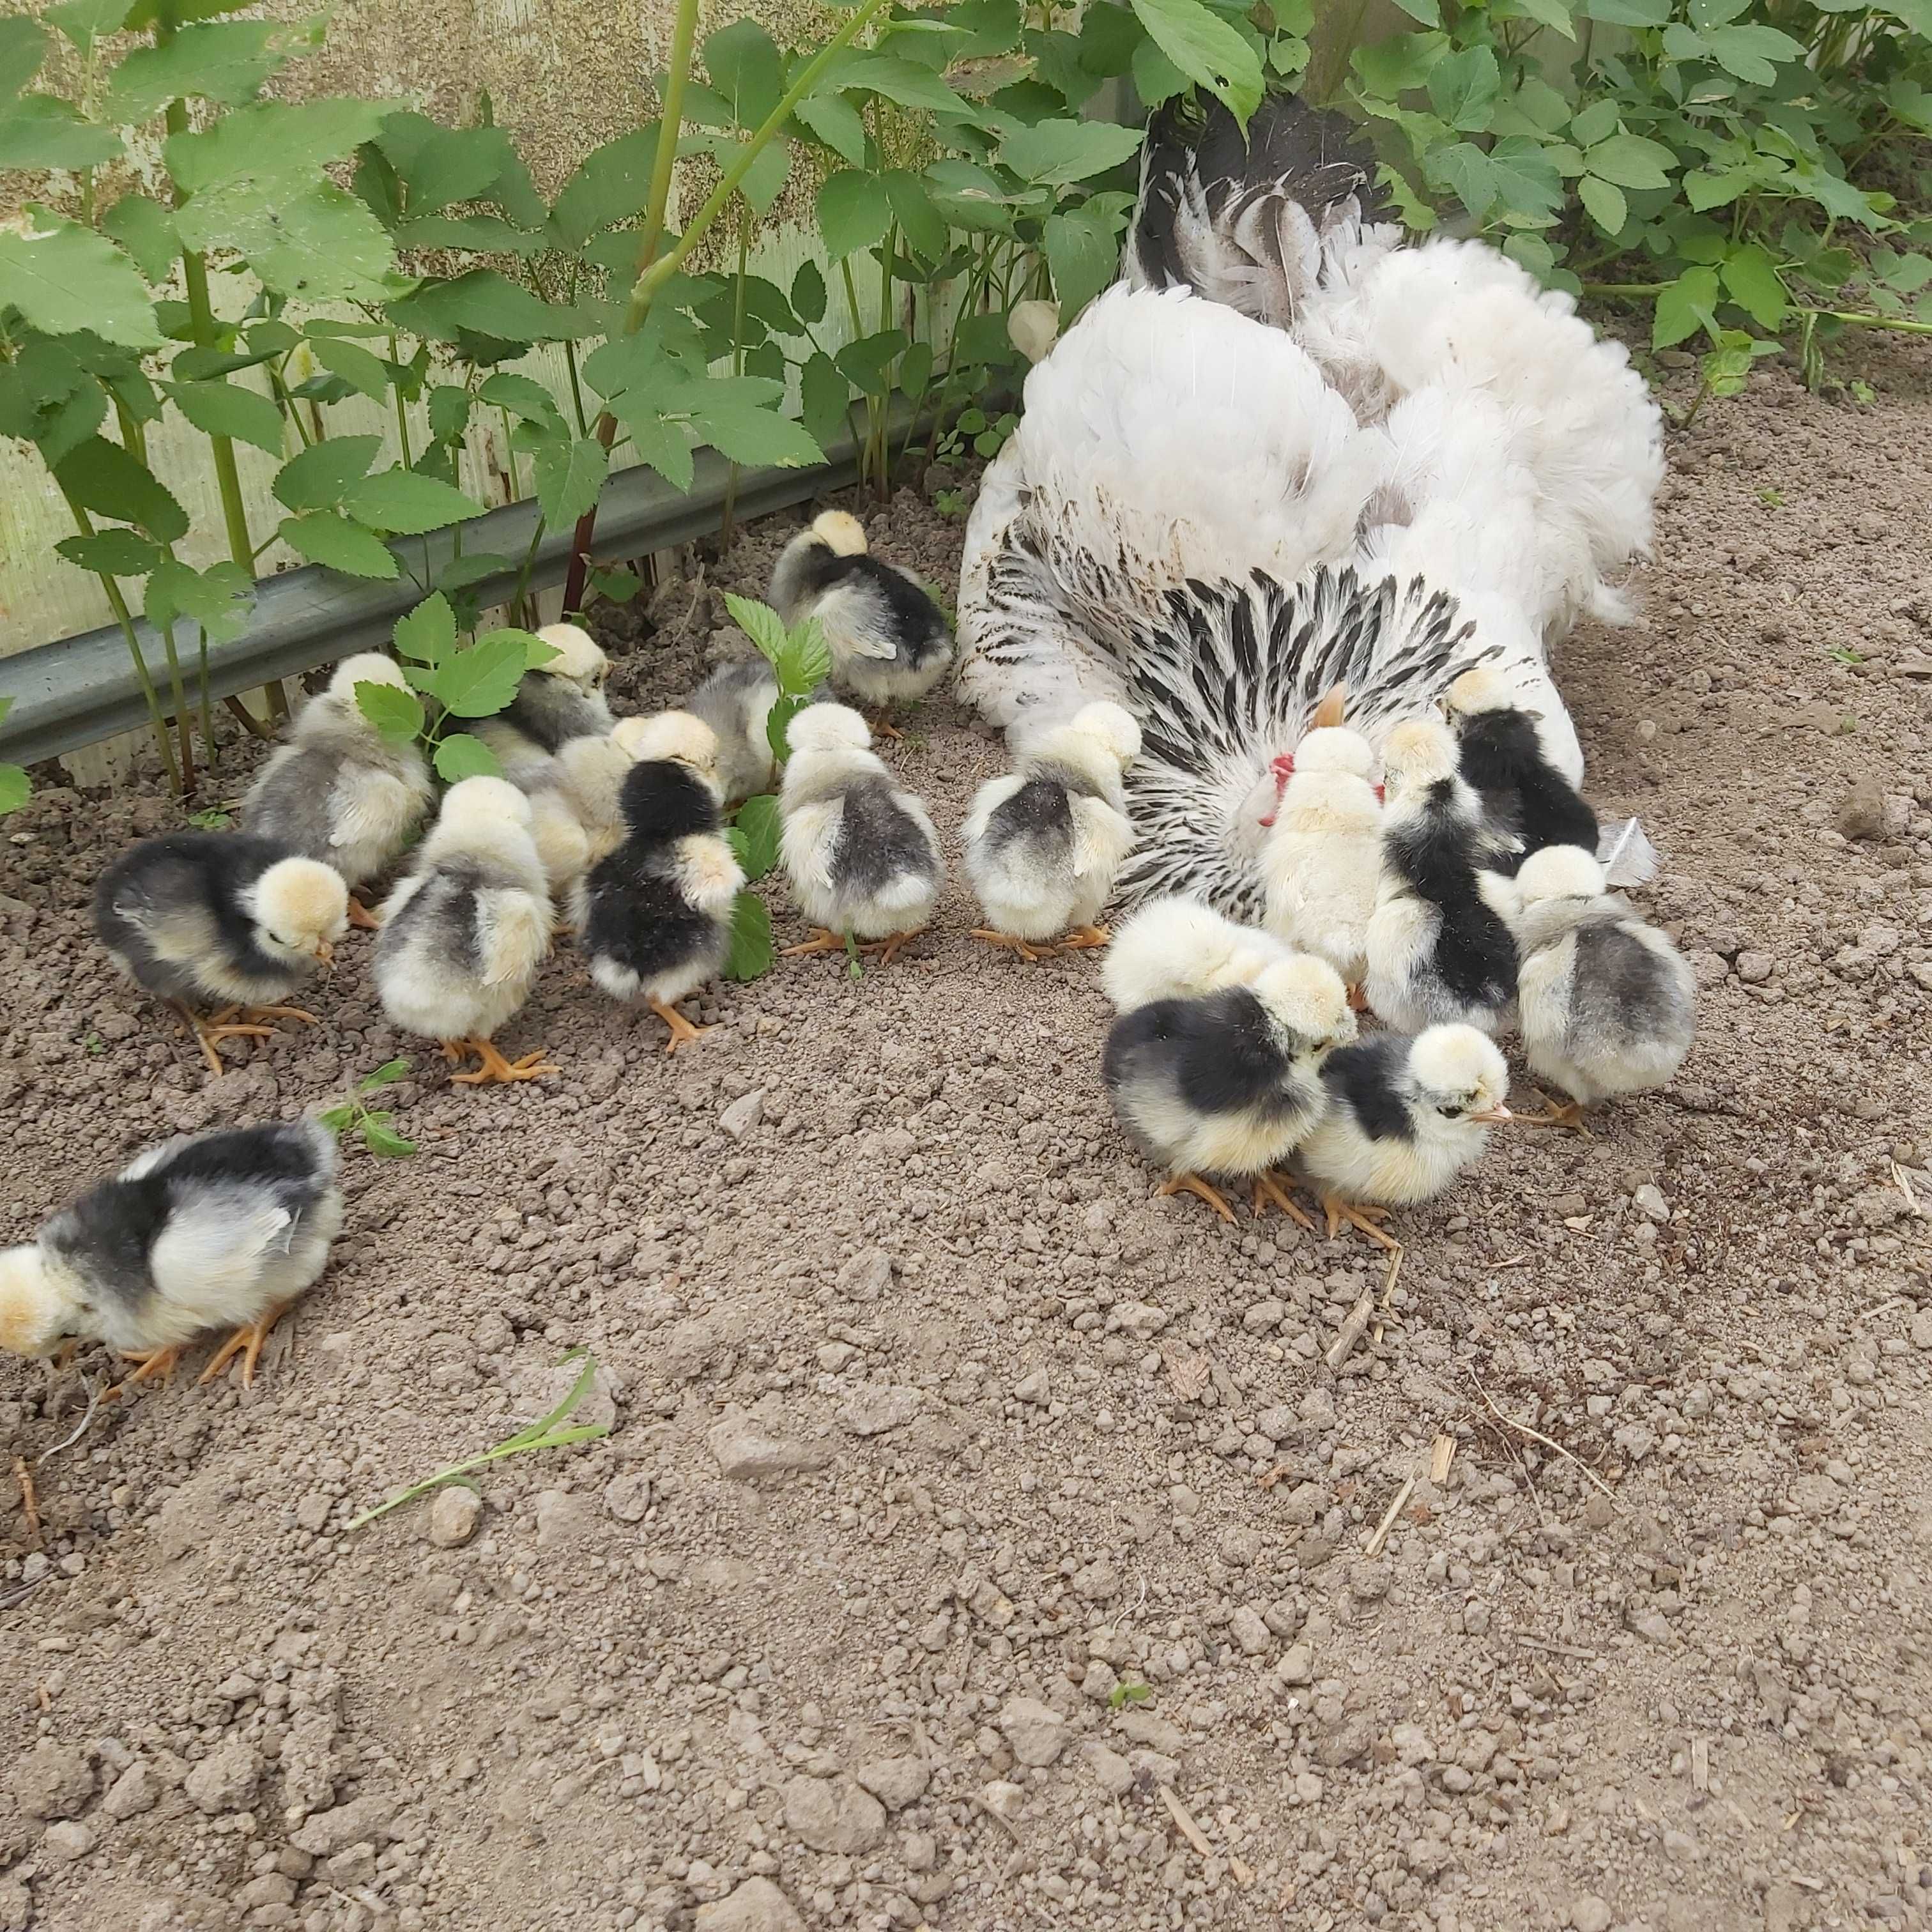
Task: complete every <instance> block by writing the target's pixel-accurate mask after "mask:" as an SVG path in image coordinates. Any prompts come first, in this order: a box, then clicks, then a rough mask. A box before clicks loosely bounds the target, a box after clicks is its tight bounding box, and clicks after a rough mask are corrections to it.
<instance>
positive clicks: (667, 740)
mask: <svg viewBox="0 0 1932 1932" xmlns="http://www.w3.org/2000/svg"><path fill="white" fill-rule="evenodd" d="M611 736H613V737H614V738H615V739H616V741H617V742H618V743H619V745H622V748H624V749H625V751H628V752H629V754H631V757H633V758H634V759H635V760H637V762H638V763H643V761H644V760H646V759H649V760H652V761H655V760H659V759H664V758H671V759H675V760H676V761H677V763H679V764H681V765H688V766H690V767H691V769H692V770H693V771H694V772H698V773H699V774H700V775H702V776H703V777H706V778H709V777H712V776H714V775H715V774H716V772H717V769H718V734H717V733H716V732H715V731H714V730H712V728H711V727H710V726H709V724H706V723H705V721H704V720H703V718H698V717H695V716H694V715H692V714H691V712H688V711H660V712H656V713H655V714H654V715H652V716H651V717H649V718H625V720H624V721H623V722H622V724H619V726H618V727H617V728H616V730H615V731H614V732H613V733H611Z"/></svg>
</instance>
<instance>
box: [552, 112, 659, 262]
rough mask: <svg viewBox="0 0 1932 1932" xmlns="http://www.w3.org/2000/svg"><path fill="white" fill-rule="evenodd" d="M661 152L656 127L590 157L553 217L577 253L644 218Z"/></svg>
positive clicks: (612, 143)
mask: <svg viewBox="0 0 1932 1932" xmlns="http://www.w3.org/2000/svg"><path fill="white" fill-rule="evenodd" d="M657 151H658V124H657V123H656V122H655V121H652V122H650V123H649V124H647V125H646V126H644V127H637V128H634V129H633V130H631V132H630V133H628V134H620V135H619V136H618V137H617V139H616V140H614V141H607V142H604V145H603V146H602V147H601V148H596V149H595V150H594V151H592V152H591V153H590V154H587V155H586V156H585V157H584V159H583V162H582V163H580V165H579V166H578V168H577V172H575V173H574V174H573V175H571V178H569V180H568V181H565V183H564V184H563V188H562V192H561V193H559V195H558V196H557V198H556V205H555V206H554V207H553V208H552V209H551V211H550V218H551V220H553V222H554V223H556V229H557V232H558V233H559V234H560V235H562V236H563V238H564V239H565V241H566V242H568V243H569V244H570V245H571V247H572V248H581V247H582V246H583V244H584V243H585V242H587V241H588V240H589V239H590V237H591V236H593V235H596V234H600V233H602V232H603V230H604V229H607V228H614V227H615V226H616V225H617V223H619V222H620V221H628V220H630V218H631V216H632V215H634V214H641V213H642V212H643V208H644V206H645V204H646V202H648V201H649V199H650V187H651V169H652V166H653V164H654V163H655V161H656V159H657Z"/></svg>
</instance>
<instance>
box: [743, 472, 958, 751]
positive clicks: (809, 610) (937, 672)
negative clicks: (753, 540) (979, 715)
mask: <svg viewBox="0 0 1932 1932" xmlns="http://www.w3.org/2000/svg"><path fill="white" fill-rule="evenodd" d="M770 596H771V603H772V608H773V609H774V610H776V611H777V612H778V615H779V616H781V617H782V618H783V619H784V620H785V622H787V624H796V623H797V622H799V621H800V620H801V619H803V618H805V617H816V618H817V619H818V622H819V624H820V627H821V628H823V631H824V633H825V642H826V647H827V648H828V649H829V650H830V652H831V653H832V682H833V683H834V684H835V685H837V686H838V688H839V689H840V690H841V691H844V692H845V693H847V694H848V695H849V696H851V697H856V698H858V699H859V700H861V701H862V702H863V703H867V704H870V705H871V706H874V708H875V709H879V710H880V711H883V709H884V708H885V707H886V706H888V705H891V704H895V703H910V702H911V701H912V700H913V699H915V698H920V697H924V696H925V695H926V693H927V692H928V691H930V690H932V688H933V686H934V685H936V684H937V683H938V682H939V680H940V679H941V678H942V677H944V676H945V675H946V672H947V667H948V666H949V665H950V664H951V663H952V661H953V633H952V632H951V631H950V630H948V629H947V625H946V619H945V617H944V616H943V615H942V614H941V610H940V608H939V606H938V604H935V602H934V601H932V598H931V597H930V596H929V595H928V594H927V592H926V590H925V589H924V588H923V586H921V585H920V584H919V583H917V582H916V580H914V579H913V577H912V576H911V575H910V574H909V573H908V572H907V571H903V570H900V569H898V568H895V566H894V565H891V564H889V563H882V562H880V560H879V559H878V558H877V557H875V556H871V555H870V554H869V553H868V551H867V550H866V548H865V529H864V527H863V526H862V525H861V524H860V523H859V520H858V518H857V517H853V516H848V515H847V514H846V512H845V511H843V510H827V511H826V512H825V514H823V516H821V517H818V518H817V520H815V521H814V523H812V524H811V527H810V528H809V529H804V530H801V531H800V532H799V534H798V535H796V536H795V537H793V538H792V540H791V541H790V543H788V544H786V545H785V547H784V550H782V551H781V553H779V556H778V562H777V563H776V565H775V566H774V567H773V568H772V582H771V592H770ZM878 728H879V729H880V730H883V731H884V732H885V733H886V735H888V736H894V737H896V736H898V733H896V732H895V731H893V730H892V727H890V726H889V725H887V724H883V723H882V724H880V726H879V727H878Z"/></svg>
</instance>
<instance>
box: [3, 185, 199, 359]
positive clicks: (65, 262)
mask: <svg viewBox="0 0 1932 1932" xmlns="http://www.w3.org/2000/svg"><path fill="white" fill-rule="evenodd" d="M8 304H11V305H13V307H14V308H17V309H18V310H19V311H20V314H21V315H22V317H23V318H24V319H25V320H26V321H27V322H28V323H29V324H30V325H31V326H33V327H34V328H35V329H40V330H41V331H43V332H44V333H46V335H72V334H74V332H76V331H77V330H80V329H86V330H88V331H89V332H91V333H92V334H94V335H98V336H99V337H101V338H102V340H103V341H107V342H116V343H119V344H122V345H124V347H127V348H130V349H154V348H158V347H160V341H161V332H160V328H159V326H157V323H156V322H155V320H154V300H153V298H152V297H151V296H149V294H148V289H147V284H145V283H144V282H143V281H142V279H141V278H140V275H139V273H138V272H136V269H135V267H134V265H133V263H131V262H130V261H129V260H128V259H127V257H126V256H125V255H124V254H121V251H120V250H119V249H118V248H115V246H114V245H113V242H110V241H108V240H107V239H106V237H104V236H100V235H96V234H94V233H92V232H91V231H90V230H89V229H85V228H83V227H81V226H80V225H79V223H76V222H72V221H68V220H63V219H62V217H60V216H58V215H57V214H50V213H49V211H47V210H46V208H42V207H40V206H39V205H37V203H34V202H28V205H27V209H26V215H25V217H24V218H23V219H22V220H20V222H18V223H14V224H12V225H7V224H0V308H5V307H7V305H8Z"/></svg>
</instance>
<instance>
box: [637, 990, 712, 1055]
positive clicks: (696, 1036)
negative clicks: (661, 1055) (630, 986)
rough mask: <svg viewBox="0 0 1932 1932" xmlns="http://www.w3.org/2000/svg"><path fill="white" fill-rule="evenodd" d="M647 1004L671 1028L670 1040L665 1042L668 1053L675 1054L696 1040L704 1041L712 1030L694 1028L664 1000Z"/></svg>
mask: <svg viewBox="0 0 1932 1932" xmlns="http://www.w3.org/2000/svg"><path fill="white" fill-rule="evenodd" d="M645 1004H646V1005H647V1006H648V1007H649V1008H650V1010H651V1011H652V1013H655V1014H656V1015H657V1016H658V1019H661V1020H662V1021H663V1022H664V1025H666V1026H667V1027H669V1028H670V1039H669V1040H666V1041H665V1042H664V1051H665V1052H667V1053H675V1052H676V1051H677V1050H678V1049H679V1047H681V1046H689V1045H690V1044H691V1042H692V1041H693V1040H702V1039H703V1037H704V1036H705V1035H706V1034H708V1033H709V1032H710V1031H712V1029H711V1028H709V1027H701V1026H693V1025H691V1022H690V1021H688V1019H685V1016H683V1014H682V1013H679V1011H678V1010H677V1009H676V1007H673V1006H670V1005H667V1004H666V1003H665V1002H664V1001H662V1000H649V1001H646V1002H645Z"/></svg>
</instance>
